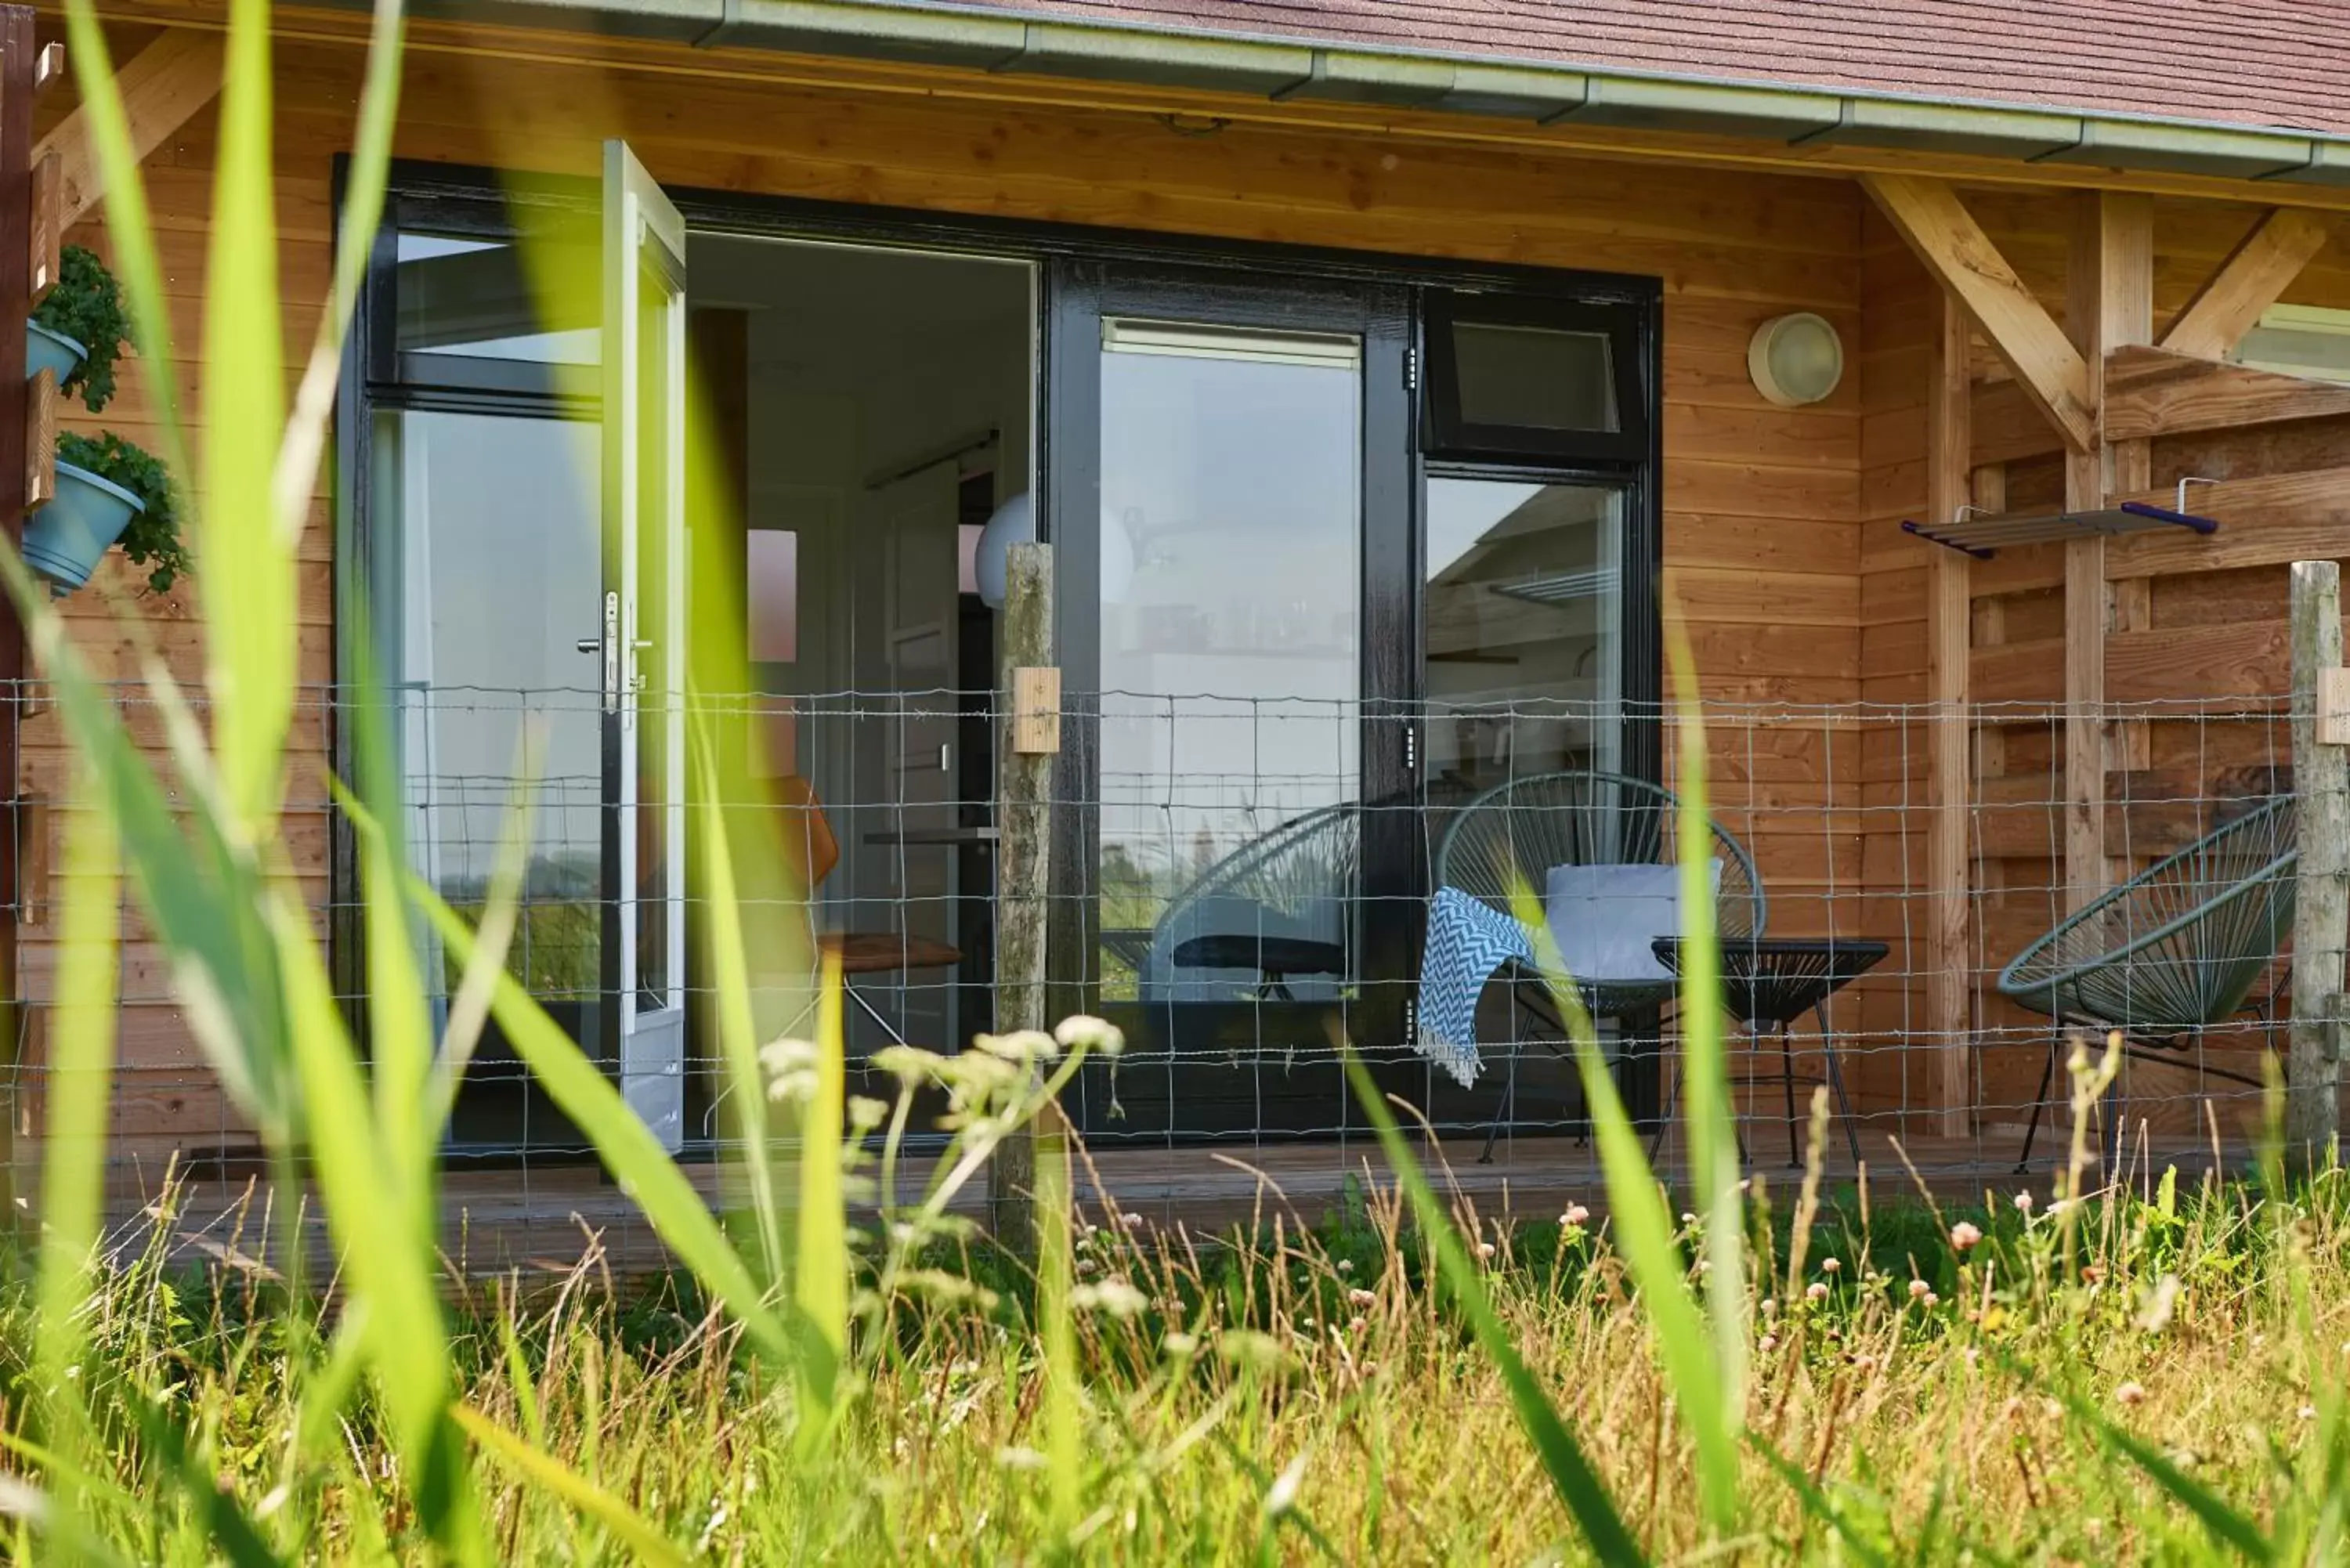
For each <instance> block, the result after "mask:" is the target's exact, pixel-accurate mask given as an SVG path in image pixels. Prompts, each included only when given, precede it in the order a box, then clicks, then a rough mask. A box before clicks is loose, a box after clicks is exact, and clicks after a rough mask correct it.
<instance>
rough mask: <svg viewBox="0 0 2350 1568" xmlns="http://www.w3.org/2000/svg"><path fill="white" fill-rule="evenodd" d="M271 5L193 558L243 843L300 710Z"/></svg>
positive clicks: (235, 111)
mask: <svg viewBox="0 0 2350 1568" xmlns="http://www.w3.org/2000/svg"><path fill="white" fill-rule="evenodd" d="M269 56H270V48H269V0H229V30H228V60H227V74H226V77H225V79H224V81H223V83H222V86H221V99H220V130H219V151H218V153H217V155H216V158H215V161H214V167H213V223H212V234H211V245H210V248H209V251H208V253H207V254H206V258H205V279H204V389H205V392H206V394H207V403H206V406H207V407H208V408H210V409H213V410H217V411H219V412H220V413H223V414H225V413H226V411H227V410H231V409H234V410H235V411H234V414H233V415H229V416H228V417H215V418H213V419H210V420H207V421H204V426H203V447H204V463H203V505H202V506H201V507H200V508H199V509H198V511H197V524H198V532H199V538H198V543H197V556H198V559H199V560H200V561H203V562H205V563H207V564H208V566H209V569H208V570H207V571H206V572H205V574H204V594H203V605H204V623H205V634H206V637H205V647H206V656H207V659H206V663H207V675H208V680H207V684H208V685H209V687H210V689H211V691H212V697H213V744H214V746H215V747H216V749H217V752H218V754H219V759H220V770H221V780H222V784H223V787H224V790H225V791H226V793H227V795H228V799H229V802H230V805H231V809H232V810H233V811H234V814H235V815H234V827H233V831H234V832H235V833H237V834H238V835H239V836H240V838H241V840H244V841H261V840H265V839H266V838H267V836H268V825H269V824H270V823H271V822H273V821H275V820H276V815H277V805H278V794H277V792H278V789H279V787H280V783H281V780H282V778H283V775H284V772H285V759H284V756H283V752H284V747H285V742H286V729H287V726H288V725H289V723H290V722H291V721H292V718H293V712H294V694H295V689H296V679H295V663H294V661H295V643H296V638H295V622H296V617H295V615H294V594H295V586H294V551H293V547H292V545H290V543H284V542H281V541H280V540H279V539H278V537H277V529H276V520H275V517H274V514H273V510H272V501H273V498H274V493H275V490H276V485H275V483H274V480H275V473H276V466H277V444H278V441H279V438H280V437H281V435H282V434H283V433H284V428H285V421H284V409H285V400H286V383H285V378H286V370H285V365H286V356H285V353H284V351H283V349H282V348H281V346H280V343H279V317H278V296H277V218H276V207H275V193H274V181H273V176H274V173H275V170H274V168H273V165H272V161H271V154H270V90H271V86H270V74H269V73H270V66H269Z"/></svg>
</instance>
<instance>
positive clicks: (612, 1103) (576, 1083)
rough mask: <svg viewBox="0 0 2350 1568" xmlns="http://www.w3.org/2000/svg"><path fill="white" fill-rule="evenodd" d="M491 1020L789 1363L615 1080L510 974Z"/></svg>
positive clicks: (703, 1208) (658, 1229) (687, 1188)
mask: <svg viewBox="0 0 2350 1568" xmlns="http://www.w3.org/2000/svg"><path fill="white" fill-rule="evenodd" d="M408 891H409V897H410V898H411V899H412V900H414V902H415V904H416V906H417V908H419V909H422V910H423V911H424V913H425V916H426V918H427V919H430V920H431V921H432V924H433V926H434V928H435V929H438V930H439V931H440V933H441V940H442V941H443V942H445V943H447V944H448V946H449V948H450V949H451V950H452V951H453V952H455V953H456V954H457V957H458V960H459V961H460V962H469V961H471V959H472V956H473V948H474V937H473V931H472V930H471V929H469V928H468V927H467V926H466V924H465V922H464V919H463V917H461V916H460V915H458V913H457V912H456V911H455V910H454V909H451V908H449V906H448V905H447V904H446V903H444V902H442V898H441V896H440V895H439V894H438V893H436V892H434V891H433V890H432V888H431V887H430V886H428V885H427V884H426V883H425V882H424V881H423V880H422V879H421V877H415V876H412V875H411V877H409V880H408ZM490 1012H491V1016H492V1017H494V1018H495V1019H496V1020H497V1023H498V1028H499V1031H500V1032H501V1033H503V1034H504V1036H505V1040H506V1043H507V1044H509V1045H511V1046H513V1047H514V1050H515V1054H516V1055H518V1056H520V1057H521V1058H522V1059H523V1064H524V1065H525V1066H527V1067H528V1068H529V1069H530V1071H531V1074H532V1075H533V1076H534V1077H535V1078H536V1079H537V1081H538V1084H539V1086H540V1087H542V1088H544V1089H545V1090H546V1093H547V1096H548V1098H550V1099H552V1100H553V1101H554V1102H555V1104H556V1108H557V1109H559V1110H561V1111H562V1112H563V1114H564V1115H565V1116H569V1117H570V1118H571V1120H572V1122H573V1124H574V1125H576V1126H577V1127H578V1128H579V1129H580V1131H581V1132H583V1133H585V1134H586V1135H587V1139H588V1141H589V1142H590V1143H592V1144H594V1145H595V1147H596V1153H597V1155H598V1158H601V1159H602V1160H603V1162H604V1168H606V1169H607V1170H609V1171H610V1172H611V1173H612V1176H613V1178H614V1179H616V1180H617V1181H619V1183H620V1185H621V1186H622V1188H623V1189H625V1190H626V1191H627V1192H628V1193H629V1198H630V1199H632V1200H633V1201H634V1202H635V1203H636V1205H637V1207H638V1208H639V1210H642V1211H643V1213H644V1216H645V1219H646V1220H648V1221H649V1222H650V1224H651V1225H652V1228H653V1231H654V1232H655V1233H656V1234H658V1235H659V1236H660V1239H661V1242H662V1244H663V1245H665V1246H667V1247H668V1248H669V1250H670V1251H672V1252H674V1253H676V1254H677V1258H678V1261H679V1262H681V1263H682V1264H684V1265H685V1267H686V1268H687V1269H689V1270H691V1272H692V1273H693V1276H694V1277H695V1278H696V1279H697V1280H699V1281H701V1282H702V1288H703V1289H705V1290H707V1291H709V1292H710V1293H711V1294H712V1296H714V1297H716V1298H717V1299H718V1300H720V1301H721V1302H723V1303H725V1305H726V1308H727V1310H728V1311H729V1312H731V1313H733V1314H734V1316H735V1318H736V1320H737V1321H739V1322H740V1323H741V1324H743V1328H744V1330H745V1331H746V1332H747V1333H748V1334H750V1336H751V1337H752V1338H753V1339H754V1340H755V1341H757V1342H758V1344H759V1346H760V1348H762V1349H763V1350H765V1351H766V1352H768V1353H769V1354H770V1355H775V1356H778V1357H784V1358H788V1357H789V1356H790V1355H791V1354H792V1349H793V1346H792V1340H791V1336H790V1335H789V1334H786V1333H785V1331H784V1327H783V1325H782V1324H781V1323H780V1322H779V1321H778V1320H777V1319H776V1317H775V1314H773V1313H771V1312H769V1311H768V1310H767V1308H766V1306H765V1305H764V1303H763V1302H762V1301H761V1299H760V1292H759V1287H758V1285H757V1283H756V1282H754V1280H753V1279H752V1277H751V1272H750V1270H749V1269H748V1268H746V1267H744V1265H743V1260H742V1258H741V1257H740V1256H738V1255H737V1254H736V1253H735V1251H734V1250H733V1246H732V1245H730V1244H729V1243H728V1241H727V1240H726V1233H725V1231H724V1230H723V1228H721V1227H720V1225H719V1223H718V1221H717V1220H716V1219H714V1218H713V1217H712V1214H711V1212H710V1210H709V1207H708V1206H707V1205H706V1204H704V1203H703V1202H702V1197H701V1195H700V1194H699V1193H697V1192H696V1191H694V1189H693V1184H692V1183H691V1182H690V1181H688V1180H687V1179H686V1178H685V1173H684V1172H683V1171H681V1170H680V1169H679V1168H677V1165H676V1162H675V1161H673V1160H671V1158H670V1157H669V1151H668V1150H666V1149H664V1148H663V1147H661V1145H660V1139H659V1138H657V1137H654V1136H653V1135H652V1132H651V1130H650V1128H648V1127H646V1126H645V1124H644V1123H643V1122H641V1121H639V1119H638V1118H637V1114H636V1113H635V1112H634V1111H632V1110H630V1109H629V1106H628V1102H627V1101H626V1100H623V1099H622V1098H621V1097H620V1091H619V1089H617V1088H615V1087H614V1086H613V1085H612V1083H611V1080H609V1079H608V1078H607V1077H605V1076H604V1075H603V1074H602V1073H601V1072H600V1071H598V1068H597V1066H596V1064H594V1063H593V1062H591V1061H589V1060H588V1059H587V1055H586V1054H584V1053H583V1052H581V1050H580V1049H579V1046H578V1043H577V1042H576V1041H574V1040H573V1039H572V1038H571V1037H570V1036H569V1035H567V1034H566V1033H563V1031H562V1030H561V1029H560V1028H558V1027H557V1026H556V1023H555V1021H554V1020H553V1019H551V1018H549V1017H548V1016H547V1015H546V1012H545V1010H544V1009H542V1008H541V1007H540V1006H539V1005H538V1003H537V1002H536V1001H535V1000H533V999H532V997H531V995H530V993H529V992H527V991H525V990H524V989H523V986H522V983H521V982H520V981H517V980H515V977H514V975H513V974H512V973H511V972H509V971H504V970H501V971H499V972H498V975H497V982H496V990H495V992H494V993H493V995H492V998H491V1002H490ZM835 1168H836V1170H837V1165H836V1167H835Z"/></svg>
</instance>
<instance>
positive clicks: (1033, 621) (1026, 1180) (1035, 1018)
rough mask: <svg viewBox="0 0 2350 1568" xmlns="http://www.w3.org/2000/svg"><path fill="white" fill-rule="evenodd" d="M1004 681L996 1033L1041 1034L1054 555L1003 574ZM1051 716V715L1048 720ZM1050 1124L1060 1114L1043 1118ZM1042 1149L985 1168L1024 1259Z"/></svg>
mask: <svg viewBox="0 0 2350 1568" xmlns="http://www.w3.org/2000/svg"><path fill="white" fill-rule="evenodd" d="M1002 624H1003V637H1002V639H1001V642H1000V644H999V648H1000V657H1001V659H1002V660H1003V679H1002V680H999V681H998V682H997V683H996V691H997V693H998V702H999V704H1000V706H1001V711H1000V713H999V715H998V722H997V724H996V764H995V775H996V800H995V832H996V843H995V1027H996V1029H997V1030H998V1031H999V1032H1001V1033H1009V1032H1011V1031H1012V1030H1015V1029H1043V1028H1045V1027H1046V1020H1045V914H1046V909H1047V904H1046V893H1047V892H1048V890H1049V888H1050V886H1051V883H1050V876H1049V873H1050V870H1051V859H1050V857H1051V851H1052V842H1053V839H1052V817H1053V812H1052V785H1053V759H1054V753H1056V752H1058V751H1059V750H1060V721H1059V709H1060V682H1059V671H1058V670H1055V669H1053V668H1051V666H1052V662H1053V549H1052V546H1051V545H1013V546H1012V549H1011V552H1010V556H1009V559H1008V561H1007V563H1006V566H1005V572H1004V594H1003V623H1002ZM1047 710H1049V711H1047ZM1045 1114H1046V1115H1048V1116H1051V1115H1055V1114H1057V1113H1055V1112H1053V1111H1049V1110H1048V1111H1047V1112H1046V1113H1045ZM1035 1185H1036V1147H1035V1141H1034V1140H1033V1139H1032V1138H1031V1137H1030V1136H1029V1134H1028V1132H1027V1131H1025V1130H1024V1131H1022V1132H1020V1133H1018V1134H1015V1135H1014V1136H1013V1137H1009V1138H1006V1139H1005V1140H1004V1142H1003V1145H1002V1146H1001V1147H998V1148H997V1149H996V1151H995V1158H994V1159H993V1161H992V1162H991V1163H990V1165H989V1167H988V1178H987V1192H988V1208H989V1210H990V1214H991V1217H992V1218H993V1221H994V1226H995V1237H996V1240H997V1241H999V1242H1000V1243H1002V1244H1003V1245H1005V1246H1009V1247H1013V1248H1015V1249H1018V1250H1020V1251H1026V1250H1027V1248H1028V1245H1029V1242H1030V1241H1031V1240H1032V1239H1033V1237H1034V1234H1035V1224H1034V1220H1035V1212H1034V1209H1033V1207H1032V1205H1033V1201H1034V1198H1035Z"/></svg>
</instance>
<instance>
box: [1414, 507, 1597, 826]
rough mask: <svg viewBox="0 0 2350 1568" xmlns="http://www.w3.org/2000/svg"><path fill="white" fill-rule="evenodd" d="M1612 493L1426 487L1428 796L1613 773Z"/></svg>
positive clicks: (1448, 797) (1459, 795)
mask: <svg viewBox="0 0 2350 1568" xmlns="http://www.w3.org/2000/svg"><path fill="white" fill-rule="evenodd" d="M1623 541H1624V497H1623V493H1622V492H1621V491H1619V490H1617V489H1615V488H1613V487H1610V486H1606V485H1596V484H1552V483H1539V482H1517V481H1506V480H1492V479H1466V478H1443V477H1436V476H1431V477H1430V479H1429V481H1428V552H1427V561H1428V587H1427V611H1426V613H1427V628H1428V630H1427V639H1428V666H1427V677H1426V679H1427V691H1428V702H1429V719H1428V768H1427V778H1428V780H1429V794H1430V799H1431V801H1435V802H1443V801H1456V800H1465V799H1467V798H1468V797H1469V796H1470V795H1472V794H1476V793H1477V792H1478V791H1480V790H1482V789H1485V788H1487V787H1489V786H1491V785H1492V784H1498V783H1500V782H1501V781H1503V779H1507V778H1513V777H1517V778H1523V777H1524V776H1526V775H1528V774H1544V773H1558V772H1567V771H1574V770H1581V769H1592V768H1596V769H1600V770H1603V771H1607V772H1617V771H1620V767H1621V756H1622V749H1621V748H1622V727H1623V711H1622V704H1623V662H1624V649H1623V637H1624V633H1623V591H1624V584H1623Z"/></svg>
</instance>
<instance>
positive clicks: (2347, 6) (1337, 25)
mask: <svg viewBox="0 0 2350 1568" xmlns="http://www.w3.org/2000/svg"><path fill="white" fill-rule="evenodd" d="M977 3H978V4H979V5H983V6H986V7H988V8H993V9H1001V10H1007V11H1014V12H1018V13H1021V14H1023V15H1026V16H1041V17H1053V18H1066V19H1069V20H1087V21H1099V22H1118V23H1128V24H1137V25H1142V26H1150V27H1154V28H1170V29H1179V30H1183V31H1191V32H1201V33H1230V34H1244V35H1248V36H1255V37H1264V38H1289V39H1297V40H1302V41H1308V42H1313V43H1317V44H1331V45H1367V46H1373V47H1383V48H1397V49H1409V50H1413V51H1417V52H1426V53H1439V54H1448V55H1458V56H1464V57H1484V58H1510V59H1520V60H1543V61H1551V62H1555V63H1557V64H1560V65H1565V66H1576V65H1581V66H1590V67H1617V68H1623V69H1630V70H1638V71H1652V72H1657V73H1660V74H1665V75H1673V76H1689V77H1703V78H1718V79H1725V80H1739V81H1760V82H1777V83H1786V84H1793V85H1801V86H1815V87H1822V88H1846V89H1853V90H1857V91H1862V92H1869V93H1890V94H1898V95H1903V96H1910V97H1918V98H1944V99H1964V100H1968V101H1970V102H1977V103H1992V104H2012V105H2017V106H2032V107H2054V108H2062V109H2075V110H2087V111H2095V112H2102V113H2111V114H2122V115H2132V116H2149V117H2154V118H2163V119H2192V120H2206V121H2214V122H2219V123H2224V124H2230V125H2242V126H2272V127H2277V128H2282V129H2289V130H2304V131H2324V132H2334V133H2342V134H2350V51H2345V48H2344V44H2345V40H2350V0H977Z"/></svg>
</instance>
